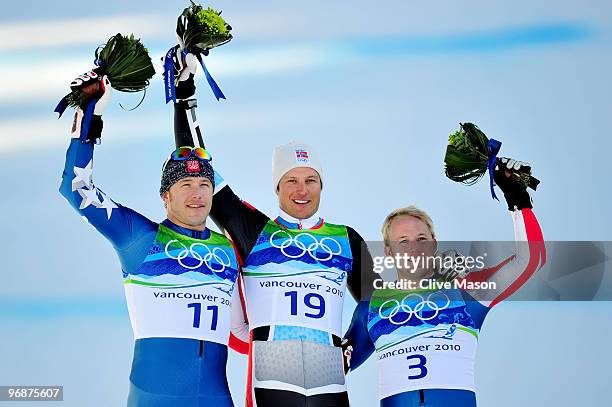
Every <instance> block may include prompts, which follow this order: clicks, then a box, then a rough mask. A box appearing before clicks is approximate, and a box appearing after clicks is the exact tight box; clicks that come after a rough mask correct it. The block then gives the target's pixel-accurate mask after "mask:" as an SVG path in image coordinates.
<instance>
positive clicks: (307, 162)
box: [272, 141, 323, 193]
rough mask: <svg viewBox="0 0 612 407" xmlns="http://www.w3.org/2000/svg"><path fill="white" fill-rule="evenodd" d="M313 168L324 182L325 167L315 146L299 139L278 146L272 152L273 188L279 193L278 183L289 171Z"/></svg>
mask: <svg viewBox="0 0 612 407" xmlns="http://www.w3.org/2000/svg"><path fill="white" fill-rule="evenodd" d="M298 167H307V168H312V169H313V170H315V171H316V172H318V173H319V177H320V178H321V183H323V168H322V166H321V161H320V160H319V155H318V154H317V152H316V151H315V149H314V148H312V147H311V146H309V145H308V144H304V143H302V142H299V141H290V142H289V143H288V144H285V145H282V146H279V147H276V148H275V149H274V152H273V153H272V189H273V190H274V192H276V193H278V191H277V188H278V183H279V182H280V180H281V178H282V177H283V175H285V174H286V173H287V172H288V171H290V170H292V169H294V168H298Z"/></svg>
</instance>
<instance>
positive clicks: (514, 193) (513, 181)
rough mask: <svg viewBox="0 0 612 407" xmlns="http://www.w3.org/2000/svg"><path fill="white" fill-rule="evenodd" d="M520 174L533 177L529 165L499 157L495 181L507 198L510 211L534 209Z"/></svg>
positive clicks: (496, 164) (494, 174) (494, 172)
mask: <svg viewBox="0 0 612 407" xmlns="http://www.w3.org/2000/svg"><path fill="white" fill-rule="evenodd" d="M519 173H520V174H521V175H524V174H529V175H531V166H530V165H529V163H525V162H522V161H517V160H514V159H512V158H506V157H497V160H496V161H495V170H494V171H493V180H494V181H495V184H496V185H497V186H498V187H499V189H501V190H502V192H503V193H504V198H506V202H507V203H508V209H509V210H510V211H514V210H516V209H519V210H520V209H524V208H530V209H531V208H533V206H532V204H531V196H529V192H527V187H526V186H525V185H524V184H522V183H521V182H520V180H519Z"/></svg>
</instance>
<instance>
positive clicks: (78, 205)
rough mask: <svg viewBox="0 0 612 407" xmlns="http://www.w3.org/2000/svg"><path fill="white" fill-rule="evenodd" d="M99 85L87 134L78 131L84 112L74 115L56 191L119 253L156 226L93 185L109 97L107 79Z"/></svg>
mask: <svg viewBox="0 0 612 407" xmlns="http://www.w3.org/2000/svg"><path fill="white" fill-rule="evenodd" d="M100 83H101V85H102V92H104V93H103V95H102V96H101V97H100V99H99V100H98V102H97V103H96V106H95V109H94V112H93V116H92V117H91V123H90V125H89V129H88V130H87V131H86V132H85V133H86V134H85V133H83V134H82V131H81V130H82V127H83V121H84V120H83V119H84V113H83V110H82V109H80V108H78V109H77V111H76V113H75V118H74V122H73V126H72V131H71V136H72V139H71V141H70V146H69V147H68V151H67V153H66V163H65V165H64V171H63V173H62V183H61V185H60V189H59V190H60V193H61V194H62V196H63V197H64V198H66V200H68V202H69V203H70V205H72V207H73V208H74V209H75V210H76V211H77V212H78V213H79V214H80V215H81V216H83V217H84V218H85V219H86V220H87V221H88V222H89V223H90V224H91V225H92V226H93V227H94V228H96V230H98V231H99V232H100V233H102V235H104V236H105V237H106V238H107V239H108V240H109V241H110V242H111V243H112V244H113V246H114V247H115V248H117V249H119V250H121V249H123V248H126V247H128V246H129V245H130V244H131V243H133V242H134V241H136V240H137V239H138V238H139V237H140V236H141V235H142V234H144V233H146V231H148V230H150V229H151V228H153V227H155V226H156V224H155V223H153V222H151V221H150V220H148V219H147V218H145V217H144V216H142V215H140V214H138V213H136V212H135V211H133V210H131V209H129V208H126V207H124V206H122V205H120V204H118V203H116V202H115V201H113V200H112V199H111V198H110V197H109V196H108V195H107V194H106V193H104V192H103V191H102V190H101V189H99V188H98V187H96V186H95V185H94V183H93V151H94V144H95V142H96V140H100V138H101V136H102V127H103V123H102V112H103V110H104V108H105V107H106V105H107V104H108V103H109V101H110V97H111V90H110V89H111V88H110V85H109V83H108V79H106V77H104V78H103V79H102V81H101V82H100Z"/></svg>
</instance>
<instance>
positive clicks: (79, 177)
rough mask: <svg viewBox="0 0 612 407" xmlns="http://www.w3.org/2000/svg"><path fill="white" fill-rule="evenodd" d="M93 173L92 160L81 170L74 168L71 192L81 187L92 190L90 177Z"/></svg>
mask: <svg viewBox="0 0 612 407" xmlns="http://www.w3.org/2000/svg"><path fill="white" fill-rule="evenodd" d="M92 173H93V160H89V163H87V165H86V166H85V167H83V168H81V167H77V166H76V165H75V166H74V179H73V180H72V190H73V191H76V190H77V189H79V188H81V187H88V188H89V189H92V188H91V187H92V186H93V184H92V182H91V176H92Z"/></svg>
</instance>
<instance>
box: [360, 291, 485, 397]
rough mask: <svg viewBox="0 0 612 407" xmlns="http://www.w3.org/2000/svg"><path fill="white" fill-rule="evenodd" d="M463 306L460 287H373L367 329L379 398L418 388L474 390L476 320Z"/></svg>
mask: <svg viewBox="0 0 612 407" xmlns="http://www.w3.org/2000/svg"><path fill="white" fill-rule="evenodd" d="M478 306H479V305H478ZM468 308H469V307H468V306H467V305H466V301H465V299H464V296H463V294H462V292H461V291H460V290H438V291H435V290H433V291H432V290H411V291H405V290H377V291H375V292H374V294H373V296H372V299H371V301H370V308H369V312H368V331H369V333H370V337H371V338H372V342H373V343H374V344H375V347H376V358H377V360H378V366H379V368H378V371H379V394H380V398H381V399H383V398H385V397H389V396H392V395H395V394H399V393H404V392H409V391H414V390H419V389H433V388H437V389H463V390H471V391H475V385H474V359H475V356H476V346H477V342H478V333H479V329H477V328H476V327H478V328H480V325H481V324H480V323H479V322H476V323H475V321H474V319H473V318H472V316H471V315H470V313H469V312H468Z"/></svg>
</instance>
